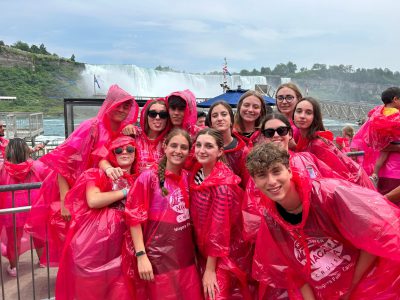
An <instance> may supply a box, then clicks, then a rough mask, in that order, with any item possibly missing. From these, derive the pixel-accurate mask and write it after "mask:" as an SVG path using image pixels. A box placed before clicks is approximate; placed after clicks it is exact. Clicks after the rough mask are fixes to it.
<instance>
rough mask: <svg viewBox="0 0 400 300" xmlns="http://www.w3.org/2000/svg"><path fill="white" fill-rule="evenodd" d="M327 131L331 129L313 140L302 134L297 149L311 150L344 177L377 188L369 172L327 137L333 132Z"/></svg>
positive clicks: (321, 132)
mask: <svg viewBox="0 0 400 300" xmlns="http://www.w3.org/2000/svg"><path fill="white" fill-rule="evenodd" d="M327 132H328V133H330V132H329V131H320V132H317V137H315V138H314V139H311V140H310V139H308V138H305V137H303V136H301V137H300V139H299V141H298V143H297V146H296V151H307V152H310V153H312V154H314V155H315V156H316V157H317V158H318V159H320V160H321V161H323V162H324V163H325V164H327V165H328V166H329V167H331V168H332V170H334V171H335V172H336V173H338V174H339V175H340V176H342V177H343V178H344V179H346V180H348V181H350V182H353V183H356V184H359V185H361V186H365V187H368V188H370V189H373V190H375V187H374V185H373V184H372V182H371V180H370V179H369V177H368V175H367V173H366V172H365V171H364V170H363V169H362V168H361V167H360V166H359V165H358V164H357V163H356V162H355V161H353V160H352V159H351V158H350V157H348V156H346V155H345V154H344V153H343V152H342V151H340V150H339V149H338V148H337V147H336V146H335V145H334V144H333V142H332V141H331V140H329V139H327V138H326V137H329V136H330V135H331V133H330V134H329V135H327ZM332 138H333V135H332Z"/></svg>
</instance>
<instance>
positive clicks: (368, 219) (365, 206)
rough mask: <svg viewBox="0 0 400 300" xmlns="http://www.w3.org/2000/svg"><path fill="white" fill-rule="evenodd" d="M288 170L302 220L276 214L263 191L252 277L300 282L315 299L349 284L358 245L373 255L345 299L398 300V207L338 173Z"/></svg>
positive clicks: (290, 284)
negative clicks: (311, 175)
mask: <svg viewBox="0 0 400 300" xmlns="http://www.w3.org/2000/svg"><path fill="white" fill-rule="evenodd" d="M293 175H294V176H293V181H294V182H295V185H296V189H297V191H298V193H299V195H300V197H301V201H302V202H303V213H302V221H301V223H299V224H297V225H291V224H289V223H288V222H286V221H284V220H283V218H282V217H281V216H280V214H279V213H278V212H277V208H276V205H275V203H274V202H273V201H271V200H270V199H268V198H267V197H266V196H264V195H263V199H262V202H263V206H264V211H263V218H262V219H263V221H262V224H261V227H260V230H259V233H258V236H257V241H256V251H255V256H254V260H253V276H254V277H255V278H256V279H257V280H259V281H261V282H263V283H265V284H267V285H270V286H274V287H280V288H286V289H288V290H290V291H298V289H299V288H300V287H302V286H303V285H304V284H305V283H308V284H309V285H310V286H311V288H312V289H313V292H314V295H315V296H316V299H332V300H334V299H339V298H340V297H341V296H343V295H344V294H345V293H347V292H348V290H349V287H350V285H351V282H352V277H353V272H354V269H355V266H356V264H357V260H358V257H359V254H360V249H362V250H364V251H366V252H368V253H371V254H373V255H376V256H377V260H376V261H375V263H374V265H373V266H372V267H371V268H370V269H369V270H368V271H367V272H366V273H365V274H364V276H363V277H362V279H361V280H360V282H359V283H358V285H357V286H356V287H355V289H354V290H353V292H352V293H351V295H350V299H399V297H400V296H399V295H400V280H399V279H400V247H399V246H400V242H399V241H400V210H399V209H398V208H397V207H395V206H394V205H392V204H390V203H389V202H388V201H387V200H386V199H385V198H384V197H382V196H381V195H380V194H378V193H377V192H375V191H372V190H370V189H366V188H363V187H360V186H357V185H354V184H352V183H350V182H348V181H345V180H340V179H316V180H314V181H312V182H311V181H309V180H307V179H306V178H304V177H303V178H299V177H298V176H296V172H293ZM366 199H368V201H366ZM266 248H268V251H265V250H266ZM292 299H302V298H301V297H292Z"/></svg>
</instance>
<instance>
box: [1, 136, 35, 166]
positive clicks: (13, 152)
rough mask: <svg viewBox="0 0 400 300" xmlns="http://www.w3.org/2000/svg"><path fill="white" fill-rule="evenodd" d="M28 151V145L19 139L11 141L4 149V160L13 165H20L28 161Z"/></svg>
mask: <svg viewBox="0 0 400 300" xmlns="http://www.w3.org/2000/svg"><path fill="white" fill-rule="evenodd" d="M29 154H30V149H29V146H28V144H27V143H26V142H25V141H24V140H23V139H20V138H14V139H11V140H10V141H9V143H8V145H7V147H6V150H5V156H6V159H7V160H8V161H9V162H10V163H13V164H20V163H23V162H25V161H27V160H28V159H29Z"/></svg>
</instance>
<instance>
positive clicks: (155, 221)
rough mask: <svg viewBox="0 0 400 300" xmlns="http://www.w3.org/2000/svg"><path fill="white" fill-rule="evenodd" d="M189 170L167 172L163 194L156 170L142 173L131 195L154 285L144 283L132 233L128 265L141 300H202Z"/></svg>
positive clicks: (130, 208) (130, 219)
mask: <svg viewBox="0 0 400 300" xmlns="http://www.w3.org/2000/svg"><path fill="white" fill-rule="evenodd" d="M187 180H188V179H187V172H186V171H185V170H182V173H181V175H180V176H179V175H176V174H173V173H171V172H169V171H168V170H166V171H165V182H164V187H165V188H166V189H167V190H168V195H167V196H163V195H162V192H161V188H160V182H159V179H158V174H157V167H156V166H153V167H152V168H151V169H150V170H147V171H145V172H144V173H142V174H140V176H139V177H138V179H137V180H136V182H135V185H134V187H133V188H132V189H131V190H130V192H129V194H128V199H127V204H126V210H125V215H126V220H127V223H128V226H135V225H138V224H141V225H142V229H143V240H144V244H145V249H146V254H147V256H148V258H149V260H150V262H151V265H152V267H153V273H154V281H152V282H148V281H145V280H142V279H140V277H139V274H138V267H137V259H136V257H135V256H134V245H133V241H132V237H131V236H130V235H128V236H127V237H128V239H127V243H126V247H125V248H124V251H125V252H124V255H123V264H124V268H125V269H126V273H127V274H129V277H130V278H131V282H132V284H133V285H134V288H135V290H136V298H137V299H151V300H155V299H188V300H189V299H190V300H196V299H202V291H201V281H200V277H199V274H198V271H197V268H196V265H195V250H194V243H193V234H192V224H191V221H190V215H189V210H188V208H187V207H188V201H189V198H188V197H189V196H188V181H187Z"/></svg>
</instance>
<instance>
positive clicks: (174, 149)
mask: <svg viewBox="0 0 400 300" xmlns="http://www.w3.org/2000/svg"><path fill="white" fill-rule="evenodd" d="M164 152H165V155H166V157H167V162H168V163H169V164H171V165H173V166H183V164H184V163H185V160H186V158H187V157H188V155H189V142H188V140H187V139H186V138H185V137H184V136H183V135H181V134H179V135H176V136H174V137H173V138H171V140H170V141H169V143H168V145H164Z"/></svg>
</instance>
